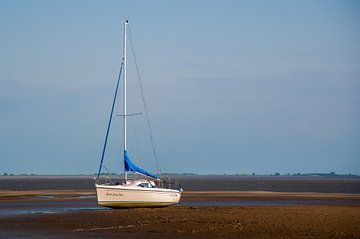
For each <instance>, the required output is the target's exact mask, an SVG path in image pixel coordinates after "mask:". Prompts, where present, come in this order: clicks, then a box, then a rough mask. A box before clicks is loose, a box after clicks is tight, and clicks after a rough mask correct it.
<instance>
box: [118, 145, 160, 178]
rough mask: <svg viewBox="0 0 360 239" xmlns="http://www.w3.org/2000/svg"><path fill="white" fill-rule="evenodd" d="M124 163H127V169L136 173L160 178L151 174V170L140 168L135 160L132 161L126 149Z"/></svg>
mask: <svg viewBox="0 0 360 239" xmlns="http://www.w3.org/2000/svg"><path fill="white" fill-rule="evenodd" d="M124 165H125V171H131V172H135V173H140V174H143V175H146V176H149V177H152V178H158V177H157V176H156V175H154V174H151V173H149V172H146V171H145V170H144V169H141V168H139V167H138V166H136V165H135V164H133V162H131V160H130V158H129V157H128V155H127V153H126V151H125V152H124Z"/></svg>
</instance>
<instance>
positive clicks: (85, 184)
mask: <svg viewBox="0 0 360 239" xmlns="http://www.w3.org/2000/svg"><path fill="white" fill-rule="evenodd" d="M171 177H172V178H173V179H175V180H176V181H177V182H178V183H180V184H181V186H182V188H183V189H184V190H185V191H272V192H322V193H360V177H342V176H341V177H340V176H337V177H305V176H299V177H295V176H236V175H233V176H179V175H176V176H175V175H174V176H171ZM0 189H4V190H94V178H93V177H92V176H0Z"/></svg>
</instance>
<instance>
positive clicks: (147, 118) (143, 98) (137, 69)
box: [128, 26, 161, 175]
mask: <svg viewBox="0 0 360 239" xmlns="http://www.w3.org/2000/svg"><path fill="white" fill-rule="evenodd" d="M128 29H129V34H128V37H129V41H130V46H131V53H132V56H133V58H134V63H135V68H136V74H137V77H138V80H139V84H140V91H141V97H142V101H143V104H144V110H145V115H146V123H147V126H148V128H149V135H150V141H151V146H152V151H153V154H154V158H155V164H156V170H157V173H158V174H159V175H160V174H161V169H160V167H159V163H158V158H157V154H156V151H155V144H154V139H153V136H152V131H151V127H150V121H149V115H148V111H147V107H146V102H145V97H144V90H143V87H142V81H141V78H140V73H139V67H138V64H137V60H136V56H135V50H134V44H133V41H132V36H131V31H130V26H128Z"/></svg>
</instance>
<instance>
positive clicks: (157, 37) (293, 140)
mask: <svg viewBox="0 0 360 239" xmlns="http://www.w3.org/2000/svg"><path fill="white" fill-rule="evenodd" d="M359 10H360V4H359V2H358V1H228V0H226V1H1V2H0V39H1V44H0V116H1V117H0V132H1V134H0V164H1V167H0V172H1V171H3V172H12V173H43V174H45V173H54V174H55V173H56V174H58V173H59V174H60V173H65V174H75V173H95V172H96V171H97V168H98V164H99V159H100V154H101V149H102V144H103V139H104V135H105V129H106V123H107V118H108V114H109V111H110V106H111V100H112V96H113V91H114V87H115V80H116V77H117V73H118V70H119V64H120V61H121V57H122V56H121V55H122V31H123V29H122V22H123V20H124V19H125V18H126V17H128V18H129V20H130V24H131V25H130V26H131V31H132V35H133V38H134V39H133V40H134V44H135V49H136V55H137V58H138V62H139V66H140V71H141V77H142V80H143V84H144V91H145V97H146V99H147V104H148V108H149V116H150V120H151V123H152V130H153V134H154V138H155V144H156V149H157V152H158V156H159V161H160V165H161V169H162V171H163V172H195V173H221V174H222V173H252V172H255V173H257V174H267V173H274V172H280V173H287V172H289V173H297V172H330V171H336V172H339V173H356V174H360V147H359V142H360V124H359V122H360V108H359V104H360V45H359V42H360V17H359V14H358V12H359ZM129 64H131V59H130V63H129ZM136 82H137V80H136V77H135V74H134V68H133V66H130V67H129V87H130V88H129V93H130V95H129V101H130V102H129V107H130V109H133V110H134V112H135V111H141V109H140V104H139V101H137V100H138V98H139V97H137V96H138V95H137V94H138V92H137V91H136ZM117 109H118V113H119V112H120V111H121V107H120V105H118V108H117ZM141 122H142V123H143V121H142V119H140V118H138V119H132V122H131V123H130V125H131V124H133V126H132V127H133V128H132V129H130V131H131V130H132V131H131V132H132V133H133V134H131V136H129V140H130V146H129V147H130V150H132V153H131V154H132V156H133V158H135V159H134V160H135V161H138V160H139V162H140V163H141V165H142V166H144V167H145V168H148V169H150V170H151V171H154V169H155V165H154V162H153V158H152V157H151V151H150V149H149V144H148V140H146V139H145V140H143V135H145V134H146V131H145V130H142V131H141V130H140V129H139V128H141V127H138V125H141ZM134 135H135V136H134ZM110 146H111V147H110V148H111V149H109V152H108V154H107V158H106V161H105V164H106V166H107V167H108V168H110V169H112V170H113V171H122V163H121V161H120V157H121V156H120V151H121V121H119V120H118V119H116V120H115V123H114V127H113V131H112V135H111V138H110ZM138 149H139V150H138ZM147 155H148V156H147Z"/></svg>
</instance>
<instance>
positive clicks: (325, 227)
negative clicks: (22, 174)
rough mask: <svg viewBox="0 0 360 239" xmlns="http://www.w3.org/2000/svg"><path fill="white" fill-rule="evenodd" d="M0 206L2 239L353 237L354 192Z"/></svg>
mask: <svg viewBox="0 0 360 239" xmlns="http://www.w3.org/2000/svg"><path fill="white" fill-rule="evenodd" d="M0 208H1V212H2V215H0V237H1V238H119V237H121V238H219V237H223V238H243V237H245V238H359V237H360V229H359V228H360V227H359V225H360V195H359V194H345V193H289V192H287V193H284V192H266V191H246V192H244V191H232V192H228V191H210V192H206V191H197V192H185V193H184V195H183V200H182V205H180V206H172V207H167V208H152V209H149V208H137V209H118V210H113V209H105V208H101V207H98V206H97V204H96V199H95V194H94V191H91V190H89V191H86V190H82V191H79V190H44V191H41V190H34V191H11V190H10V191H9V190H2V191H0ZM4 212H5V213H4ZM6 212H8V213H6ZM14 212H15V213H14ZM16 212H19V213H16Z"/></svg>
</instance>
